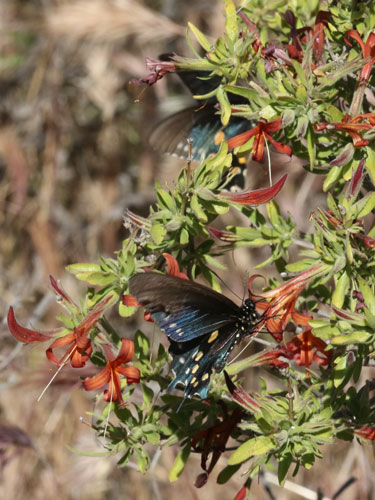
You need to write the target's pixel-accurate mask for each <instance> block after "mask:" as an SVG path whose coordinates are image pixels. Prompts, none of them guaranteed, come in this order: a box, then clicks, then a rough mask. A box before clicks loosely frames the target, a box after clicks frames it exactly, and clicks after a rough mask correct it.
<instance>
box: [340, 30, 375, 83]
mask: <svg viewBox="0 0 375 500" xmlns="http://www.w3.org/2000/svg"><path fill="white" fill-rule="evenodd" d="M349 37H350V38H353V39H354V40H356V41H357V42H358V43H359V45H360V47H361V50H362V55H363V58H364V59H365V58H367V57H370V58H371V59H370V60H369V61H368V62H367V63H366V64H365V65H364V66H363V68H362V70H361V76H360V80H361V81H362V82H364V83H366V84H367V82H368V79H369V78H370V73H371V68H372V65H373V64H374V61H375V33H370V34H369V36H368V37H367V40H366V43H364V42H363V40H362V38H361V36H360V34H359V33H358V31H357V30H349V31H348V32H347V34H346V35H345V42H346V43H347V44H348V45H349V46H350V47H352V44H351V42H350V41H349Z"/></svg>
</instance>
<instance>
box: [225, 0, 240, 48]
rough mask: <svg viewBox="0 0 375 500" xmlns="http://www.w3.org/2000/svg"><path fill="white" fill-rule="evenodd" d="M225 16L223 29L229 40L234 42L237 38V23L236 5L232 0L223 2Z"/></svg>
mask: <svg viewBox="0 0 375 500" xmlns="http://www.w3.org/2000/svg"><path fill="white" fill-rule="evenodd" d="M225 18H226V20H225V31H226V33H227V35H228V36H229V38H230V39H231V41H232V42H233V43H235V42H236V41H237V39H238V24H237V14H236V6H235V5H234V3H233V2H232V0H226V2H225Z"/></svg>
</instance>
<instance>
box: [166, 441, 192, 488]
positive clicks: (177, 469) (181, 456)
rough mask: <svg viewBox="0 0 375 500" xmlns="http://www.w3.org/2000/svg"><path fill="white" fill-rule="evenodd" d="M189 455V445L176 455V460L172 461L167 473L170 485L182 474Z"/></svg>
mask: <svg viewBox="0 0 375 500" xmlns="http://www.w3.org/2000/svg"><path fill="white" fill-rule="evenodd" d="M189 455H190V443H189V446H185V448H183V449H182V450H181V451H180V452H179V453H178V455H177V457H176V460H175V461H174V464H173V465H172V468H171V470H170V471H169V480H170V481H171V482H172V483H173V482H174V481H176V480H177V479H178V478H179V477H180V475H181V474H182V471H183V470H184V467H185V464H186V462H187V459H188V458H189Z"/></svg>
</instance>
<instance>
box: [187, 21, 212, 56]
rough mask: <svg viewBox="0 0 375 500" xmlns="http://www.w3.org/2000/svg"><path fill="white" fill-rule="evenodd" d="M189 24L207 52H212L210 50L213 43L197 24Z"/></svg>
mask: <svg viewBox="0 0 375 500" xmlns="http://www.w3.org/2000/svg"><path fill="white" fill-rule="evenodd" d="M188 26H189V28H190V30H191V31H192V32H193V34H194V36H195V38H196V39H197V42H198V43H199V45H200V46H201V47H203V48H204V50H205V51H206V52H210V50H211V49H212V45H211V44H210V42H209V41H208V40H207V38H206V37H205V36H204V34H203V33H202V32H201V31H200V30H199V29H198V28H197V27H196V26H194V24H192V23H188Z"/></svg>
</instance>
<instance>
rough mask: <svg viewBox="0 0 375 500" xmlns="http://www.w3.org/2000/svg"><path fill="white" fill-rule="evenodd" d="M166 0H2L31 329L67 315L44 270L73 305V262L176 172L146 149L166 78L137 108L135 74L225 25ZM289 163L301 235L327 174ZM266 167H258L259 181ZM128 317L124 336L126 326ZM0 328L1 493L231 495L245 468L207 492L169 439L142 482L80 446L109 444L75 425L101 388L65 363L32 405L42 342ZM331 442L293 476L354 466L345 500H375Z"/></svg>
mask: <svg viewBox="0 0 375 500" xmlns="http://www.w3.org/2000/svg"><path fill="white" fill-rule="evenodd" d="M158 4H160V10H159V12H155V11H152V10H150V9H149V8H148V7H147V5H146V2H144V3H141V2H140V1H136V0H134V1H130V0H117V1H115V0H111V1H109V0H107V1H104V0H80V1H70V2H65V1H64V2H63V1H55V2H39V1H38V0H33V1H30V2H22V1H21V0H19V1H15V0H3V2H2V3H1V4H0V30H1V33H2V36H1V37H0V69H1V72H0V93H1V94H0V95H1V101H0V102H1V104H0V106H1V108H0V172H1V184H0V276H1V279H0V297H1V298H0V315H1V317H2V318H4V316H5V314H6V311H7V310H8V307H9V305H10V304H12V305H14V306H15V308H16V312H17V315H18V317H19V319H20V320H21V321H23V323H27V322H28V321H29V324H32V325H33V326H34V327H40V328H41V329H43V328H51V327H53V326H55V323H54V317H55V315H56V313H57V311H58V309H57V306H56V305H55V303H54V296H53V294H52V293H51V291H50V290H49V289H48V280H47V276H48V274H53V275H54V276H55V277H56V278H62V279H63V283H64V287H65V289H66V290H68V292H69V293H70V294H71V295H72V296H73V297H75V298H77V299H78V298H79V297H80V295H81V294H82V290H83V286H82V285H81V284H79V283H77V282H76V281H75V280H74V279H73V278H72V277H71V276H69V275H68V274H67V273H66V272H65V271H64V267H65V266H66V265H67V264H69V263H72V262H78V261H95V260H96V258H97V256H98V255H100V254H105V255H111V254H112V253H113V251H115V250H116V249H117V248H118V247H119V245H120V242H121V240H122V239H123V238H124V236H125V233H124V230H123V228H122V224H121V222H122V215H123V213H124V210H125V208H127V207H130V208H133V209H136V210H139V211H142V210H145V209H146V207H147V206H148V204H149V202H150V200H151V199H152V194H151V193H152V191H151V188H150V186H151V185H152V182H153V179H154V177H155V175H156V173H157V175H158V176H159V175H160V177H161V178H163V177H164V178H168V179H170V177H171V172H172V175H173V171H176V160H171V159H169V160H168V159H163V160H162V162H161V163H160V159H158V158H157V157H156V155H155V154H154V153H153V152H151V151H150V150H149V148H148V146H147V141H146V133H145V129H146V126H145V125H149V124H150V121H152V120H156V119H157V118H156V114H157V109H156V108H157V97H158V95H159V96H165V93H166V87H165V82H164V81H162V82H160V85H158V86H157V88H156V92H157V94H155V93H154V92H151V91H148V92H146V94H145V95H144V96H143V98H142V100H141V102H140V104H134V99H135V98H136V97H137V96H138V93H139V89H136V88H134V87H132V86H129V85H128V81H129V79H131V78H134V77H140V76H141V75H143V74H144V72H145V66H144V57H145V56H150V57H156V56H157V54H158V53H161V52H165V51H166V50H171V47H173V48H176V50H179V51H180V52H181V50H183V49H182V47H184V46H185V43H184V40H183V36H184V32H185V28H184V26H185V24H186V21H187V20H190V21H192V22H194V23H196V24H197V25H199V26H201V27H202V29H204V30H205V31H206V32H207V33H208V34H211V35H213V36H214V35H216V34H217V33H218V32H219V31H220V30H221V27H222V18H221V17H220V16H218V15H216V13H217V12H219V11H218V10H217V8H216V2H215V1H214V0H212V1H209V2H204V1H194V2H182V1H176V2H175V3H174V2H159V3H158ZM148 5H152V2H148ZM219 9H221V7H219ZM285 168H287V169H288V170H289V171H290V173H291V174H292V175H291V177H292V179H293V181H294V182H290V183H289V184H288V188H287V190H285V191H284V198H282V199H281V204H282V206H283V208H284V209H285V210H290V211H291V212H292V213H298V214H299V215H300V219H299V223H300V224H301V229H302V228H303V225H304V224H306V220H307V216H308V213H309V210H310V209H311V208H312V207H313V206H314V204H316V203H317V199H316V198H313V197H312V196H311V192H314V191H318V190H319V179H316V178H312V177H310V178H306V177H305V176H304V175H303V174H302V172H301V169H299V168H298V167H296V165H293V164H290V165H288V166H287V167H281V169H282V170H283V171H284V170H285ZM260 173H261V171H260V170H258V171H255V170H252V171H251V172H250V177H251V181H252V182H253V183H254V186H255V185H256V181H255V179H257V178H258V177H259V175H260ZM261 175H262V176H263V175H264V174H263V173H262V174H261ZM275 175H276V176H277V173H276V174H275ZM302 178H304V179H305V180H304V181H303V183H302V188H301V187H300V186H299V190H298V192H297V191H296V188H295V186H296V184H297V185H298V183H299V184H301V179H302ZM296 192H297V195H295V193H296ZM255 258H256V257H255ZM228 259H229V261H228V263H229V264H230V265H231V266H232V265H233V263H232V261H231V257H230V256H229V257H228ZM249 262H251V261H250V256H249V252H248V251H246V250H241V251H240V252H238V253H236V255H235V265H236V269H237V271H238V276H237V278H232V282H231V285H232V286H233V287H234V288H236V287H237V290H238V291H240V293H241V277H240V276H243V274H244V273H246V272H247V271H249V266H250V264H249ZM120 325H121V328H122V331H123V333H124V335H126V334H127V333H128V332H127V328H128V327H127V324H126V322H124V323H123V324H120ZM129 333H130V330H129ZM0 336H1V341H2V342H1V346H2V347H1V358H0V369H1V388H2V391H1V393H0V459H1V462H0V463H1V465H2V481H1V484H0V497H1V498H4V499H10V498H12V499H13V500H21V499H24V498H30V499H32V500H34V499H35V500H37V499H44V500H45V499H55V498H58V499H59V500H65V499H80V500H96V499H101V498H104V497H105V498H107V499H108V500H110V499H112V498H113V499H115V498H116V499H117V498H120V497H121V498H124V499H128V498H129V499H130V498H131V499H137V500H143V499H144V500H148V499H150V498H155V499H157V500H159V499H160V500H164V499H167V498H174V497H175V496H176V494H177V495H178V494H179V492H180V491H183V496H184V498H186V499H203V498H217V499H221V498H222V499H226V498H233V497H234V495H235V493H236V491H237V490H238V489H239V487H240V486H241V483H242V480H241V478H238V477H237V479H234V480H233V481H232V482H231V483H230V484H229V485H227V486H225V487H218V486H217V485H216V484H215V474H214V475H213V477H212V479H211V480H210V481H209V483H208V484H207V485H206V486H205V487H204V488H203V490H196V489H195V488H194V486H193V483H194V480H195V477H196V475H197V474H198V473H199V472H200V465H199V457H198V456H196V457H194V458H193V459H192V461H191V463H190V465H189V467H188V469H187V471H186V472H185V473H184V474H183V476H182V477H181V478H180V480H179V482H178V483H174V484H170V483H169V480H168V470H169V469H170V467H171V465H172V463H173V460H174V457H175V455H176V453H177V450H176V449H174V448H172V449H167V450H165V451H163V452H162V453H161V454H160V453H159V452H158V451H156V450H155V452H156V455H155V460H154V463H153V468H152V471H151V472H150V474H148V475H146V476H142V475H141V474H139V473H138V472H136V471H135V470H134V468H132V467H127V468H126V469H117V467H116V458H115V457H111V458H105V459H104V458H89V457H82V456H79V455H77V454H74V453H72V452H71V451H70V450H69V449H67V448H66V445H70V446H72V447H74V448H77V449H81V450H87V451H94V450H95V451H100V450H101V449H102V448H101V446H100V443H98V442H97V441H96V440H95V437H94V434H93V432H92V431H91V429H90V427H89V426H88V425H85V424H84V423H81V422H80V420H79V419H80V417H85V414H86V412H87V411H92V410H93V401H92V396H91V395H87V394H84V393H83V391H82V390H81V389H80V388H79V387H78V386H77V383H76V380H77V377H76V374H74V375H73V374H72V373H70V372H69V370H66V371H65V373H64V374H63V375H62V376H61V377H60V379H58V383H57V384H56V385H55V386H54V387H52V388H51V389H50V390H49V392H48V393H47V395H46V396H45V397H44V398H43V399H42V401H41V402H40V403H36V399H37V396H38V394H39V393H40V391H41V388H42V387H43V385H44V384H45V383H46V381H47V380H48V379H49V377H50V376H51V373H52V372H51V367H50V366H49V365H47V363H46V362H45V361H44V355H43V350H42V349H39V348H30V347H25V348H20V346H15V343H14V341H13V339H12V338H11V337H10V335H9V333H8V331H7V329H6V326H5V321H4V320H3V322H2V324H1V331H0ZM369 375H370V374H369ZM252 383H254V381H252V380H250V381H249V385H250V386H251V384H252ZM85 418H86V419H87V417H85ZM21 431H22V432H21ZM327 451H328V453H327V455H326V456H325V459H324V461H322V463H321V464H317V466H316V467H315V468H314V469H313V470H312V471H311V472H300V473H299V475H298V476H297V478H296V479H295V482H296V483H299V484H304V485H305V486H308V487H310V488H312V489H313V490H315V491H316V490H317V489H318V488H321V489H322V490H323V491H324V493H325V494H326V495H332V493H333V492H334V490H335V489H337V488H338V487H339V485H340V484H342V483H343V482H344V481H345V480H346V479H347V478H348V477H349V476H350V475H352V474H353V475H356V477H357V478H358V482H357V483H356V485H354V486H351V488H350V489H349V490H348V492H347V493H345V494H343V495H342V497H340V498H342V500H349V499H353V498H358V499H367V498H375V497H374V496H371V495H373V491H375V488H374V478H373V474H372V473H371V471H372V470H373V467H374V460H373V456H372V454H371V452H370V451H369V448H364V447H360V446H359V445H358V444H353V445H345V444H339V445H338V446H337V447H335V449H334V450H332V449H329V450H327ZM221 463H222V464H223V463H224V459H222V462H221ZM219 469H220V468H219V466H218V470H219ZM272 490H273V491H274V492H275V494H276V496H277V498H278V499H279V500H283V499H288V500H292V499H294V498H298V497H296V496H294V495H293V494H292V493H291V492H290V491H288V490H284V491H282V492H281V491H280V490H279V489H278V488H277V487H274V486H272ZM252 498H267V494H266V493H265V490H264V488H263V486H262V485H261V484H258V485H256V484H255V485H254V486H253V490H252Z"/></svg>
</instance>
